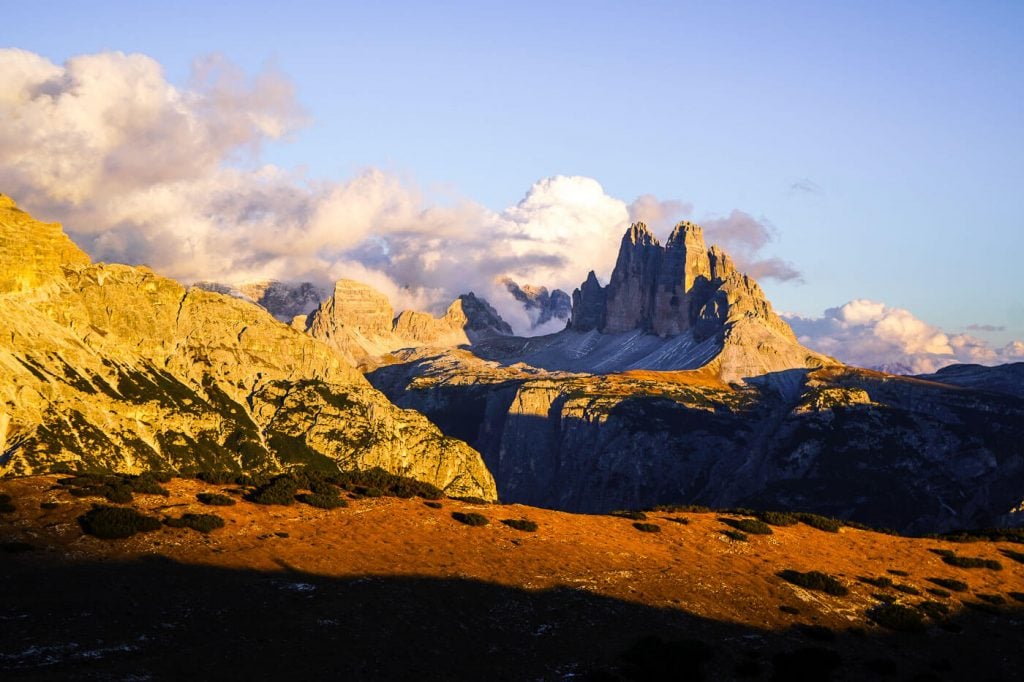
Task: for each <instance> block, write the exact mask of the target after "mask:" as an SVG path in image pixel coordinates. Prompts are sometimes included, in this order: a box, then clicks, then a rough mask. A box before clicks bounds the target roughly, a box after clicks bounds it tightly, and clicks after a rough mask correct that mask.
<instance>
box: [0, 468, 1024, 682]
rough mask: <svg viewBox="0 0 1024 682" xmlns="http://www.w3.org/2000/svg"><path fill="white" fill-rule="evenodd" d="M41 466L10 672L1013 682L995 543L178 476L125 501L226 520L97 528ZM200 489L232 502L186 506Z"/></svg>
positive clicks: (1019, 587)
mask: <svg viewBox="0 0 1024 682" xmlns="http://www.w3.org/2000/svg"><path fill="white" fill-rule="evenodd" d="M55 483H58V480H57V479H56V478H55V477H35V478H21V479H14V480H5V481H3V482H0V493H2V494H6V495H8V496H9V497H10V498H11V500H12V502H13V505H14V507H15V508H14V510H13V511H11V510H8V511H7V513H5V514H3V515H0V549H2V550H3V555H2V556H3V559H2V562H0V578H2V580H0V596H2V598H0V619H2V620H3V622H4V623H7V624H9V627H8V629H6V634H5V637H4V638H3V639H2V641H0V667H2V668H3V670H4V671H5V673H4V674H5V678H6V679H29V678H30V679H174V678H178V679H180V678H181V677H183V676H198V677H204V678H212V677H218V678H225V677H226V678H251V677H253V676H256V677H260V678H266V677H270V676H274V677H285V678H295V677H308V676H312V675H316V676H327V677H333V678H345V679H353V678H358V679H429V680H452V679H466V680H478V679H499V680H564V679H598V680H614V679H638V680H652V679H653V680H660V679H665V680H668V679H698V680H699V679H711V680H727V679H736V678H747V679H762V680H767V679H773V680H794V679H835V680H860V679H910V678H911V677H912V676H914V675H917V676H921V675H930V676H931V677H927V678H925V677H922V678H920V679H936V678H938V679H971V680H977V679H990V680H1013V679H1016V675H1017V673H1019V671H1020V669H1022V666H1024V647H1022V646H1021V644H1022V639H1021V634H1020V619H1021V612H1020V610H1019V607H1020V603H1019V601H1018V600H1020V599H1024V564H1022V563H1019V561H1021V560H1022V559H1024V552H1022V550H1024V547H1022V546H1021V545H1019V544H1014V543H1011V542H970V543H954V542H949V541H940V540H931V539H910V538H900V537H894V536H890V535H882V534H879V533H875V532H868V531H863V530H856V529H853V528H848V527H843V528H839V529H838V531H837V532H827V531H825V530H820V529H818V528H815V527H811V526H809V525H807V524H805V523H799V524H796V525H787V526H779V525H776V526H770V527H769V530H770V531H771V532H770V534H755V533H754V532H752V531H754V530H756V531H763V528H762V527H761V526H758V525H757V524H753V521H751V520H750V519H749V518H748V519H747V520H746V521H744V520H743V519H744V518H746V517H744V516H742V515H737V514H731V513H725V514H723V513H714V512H699V511H662V512H648V513H647V514H646V516H647V518H646V519H643V520H636V519H631V518H615V517H610V516H581V515H574V514H567V513H562V512H553V511H548V510H543V509H535V508H530V507H523V506H519V505H483V504H471V503H465V502H459V501H455V500H447V499H446V500H440V501H438V502H432V503H431V504H434V505H435V508H431V507H428V506H426V504H425V503H424V501H423V500H420V499H415V498H413V499H404V500H403V499H394V498H361V499H349V500H348V506H346V507H343V508H338V509H332V510H324V509H317V508H314V507H311V506H308V505H306V504H302V503H298V502H296V503H294V504H292V505H291V506H264V505H256V504H253V503H251V502H248V501H245V500H244V499H242V498H241V497H240V493H241V492H242V491H241V490H239V489H238V487H237V486H234V485H229V486H213V485H209V484H204V483H201V482H198V481H193V480H181V479H178V480H173V481H171V482H169V483H166V484H164V485H165V486H166V488H167V490H168V493H169V494H168V495H167V496H160V495H137V496H136V499H135V501H134V502H133V503H132V506H133V507H134V508H136V509H137V510H138V511H140V512H141V513H143V514H145V515H148V516H152V517H154V518H157V519H162V518H166V517H180V516H182V515H183V514H186V513H207V514H208V513H216V514H217V515H218V516H220V517H221V518H222V519H223V520H224V522H225V525H224V527H223V528H220V529H215V530H212V532H209V533H208V534H207V533H200V532H197V531H195V530H191V529H188V528H171V527H167V526H164V527H163V528H162V529H159V530H155V531H152V532H147V533H142V534H139V535H135V536H134V537H131V538H129V539H125V540H101V539H98V538H95V537H91V536H87V535H83V534H82V530H81V528H80V526H79V523H78V521H77V519H78V517H79V516H81V515H82V514H84V513H85V512H86V511H88V510H89V508H90V506H91V504H92V501H91V500H89V499H83V498H78V497H74V496H72V495H71V494H69V490H70V488H69V487H67V486H64V485H56V486H55V485H54V484H55ZM202 492H218V493H221V494H224V495H227V496H229V497H232V498H234V499H236V500H237V503H236V504H235V505H233V506H218V507H211V506H206V505H201V504H199V503H198V502H197V498H196V496H197V494H199V493H202ZM453 513H462V514H480V515H482V516H483V517H484V518H485V519H486V520H487V523H486V525H483V526H477V527H473V526H470V525H466V524H463V523H459V522H458V521H457V520H456V519H455V518H453ZM503 519H527V520H529V521H532V522H534V523H535V524H536V530H534V531H521V530H517V529H515V528H513V527H510V526H508V525H505V524H503V523H501V521H502V520H503ZM777 521H778V522H779V523H789V520H786V519H779V520H777ZM636 524H652V525H653V526H657V528H658V531H657V532H644V531H643V530H641V529H640V528H638V527H637V525H636ZM747 524H753V526H752V527H751V528H749V529H748V530H750V531H751V532H748V533H743V532H738V529H737V527H747ZM762 525H763V524H762ZM647 531H650V528H647ZM727 533H731V534H732V536H730V535H728V534H727ZM743 535H745V536H746V539H745V540H743V539H738V538H741V536H743ZM950 556H952V557H956V558H957V559H950V558H949V557H950ZM958 559H963V560H958ZM968 559H971V560H977V561H976V562H974V563H977V562H980V563H981V567H977V568H967V567H961V566H960V565H958V564H970V563H972V562H970V561H967V560H968ZM993 562H994V563H993ZM786 571H795V572H798V573H802V574H806V573H808V572H812V571H818V572H822V573H824V574H826V576H825V578H820V579H819V580H818V582H813V581H812V582H807V581H806V580H804V579H798V577H794V576H793V574H789V573H785V572H786ZM783 576H788V577H783ZM829 578H830V579H832V581H834V582H832V581H830V580H829ZM790 580H797V583H800V584H803V585H804V586H800V584H796V583H793V582H790ZM821 588H824V589H825V590H827V591H821ZM915 679H916V678H915Z"/></svg>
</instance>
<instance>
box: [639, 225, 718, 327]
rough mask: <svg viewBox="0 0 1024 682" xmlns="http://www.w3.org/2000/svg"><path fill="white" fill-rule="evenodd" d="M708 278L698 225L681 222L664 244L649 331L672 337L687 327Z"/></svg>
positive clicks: (702, 239)
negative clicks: (663, 254) (695, 302)
mask: <svg viewBox="0 0 1024 682" xmlns="http://www.w3.org/2000/svg"><path fill="white" fill-rule="evenodd" d="M710 279H711V265H710V263H709V262H708V253H707V249H706V247H705V246H704V232H703V230H701V228H700V226H699V225H695V224H694V223H691V222H687V221H684V222H681V223H679V224H678V225H676V227H675V229H674V230H672V235H671V236H670V237H669V238H668V243H666V244H665V256H664V258H663V261H662V265H661V270H660V272H659V273H658V283H657V290H656V291H655V294H654V315H653V318H652V320H651V331H653V332H654V333H655V334H657V335H659V336H676V335H677V334H682V333H683V332H684V331H686V330H687V329H689V328H690V326H691V322H692V319H693V313H694V306H693V302H694V300H696V299H699V298H700V297H701V295H702V294H703V293H704V289H705V288H706V285H707V283H708V282H709V280H710Z"/></svg>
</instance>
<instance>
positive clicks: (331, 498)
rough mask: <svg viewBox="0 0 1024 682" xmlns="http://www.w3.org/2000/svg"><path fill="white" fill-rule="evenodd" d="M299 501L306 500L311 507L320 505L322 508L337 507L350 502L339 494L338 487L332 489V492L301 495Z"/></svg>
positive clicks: (344, 505)
mask: <svg viewBox="0 0 1024 682" xmlns="http://www.w3.org/2000/svg"><path fill="white" fill-rule="evenodd" d="M299 501H300V502H305V503H306V504H308V505H309V506H311V507H318V508H320V509H337V508H338V507H347V506H348V502H346V501H345V500H343V499H341V495H339V494H338V491H337V488H334V489H332V492H319V493H308V494H302V495H299Z"/></svg>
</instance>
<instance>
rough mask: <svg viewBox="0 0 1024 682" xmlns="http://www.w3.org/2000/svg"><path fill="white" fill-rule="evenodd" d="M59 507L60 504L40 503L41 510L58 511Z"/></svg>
mask: <svg viewBox="0 0 1024 682" xmlns="http://www.w3.org/2000/svg"><path fill="white" fill-rule="evenodd" d="M59 506H60V502H40V503H39V508H40V509H47V510H50V509H56V508H57V507H59Z"/></svg>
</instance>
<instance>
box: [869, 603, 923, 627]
mask: <svg viewBox="0 0 1024 682" xmlns="http://www.w3.org/2000/svg"><path fill="white" fill-rule="evenodd" d="M868 618H870V619H871V620H873V621H874V622H876V623H878V624H879V625H881V626H882V627H884V628H888V629H890V630H896V631H897V632H923V631H924V630H925V625H924V615H922V613H921V612H920V611H918V610H916V609H913V608H911V607H909V606H904V605H903V604H881V605H879V606H876V607H874V608H872V609H869V610H868Z"/></svg>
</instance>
